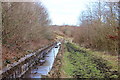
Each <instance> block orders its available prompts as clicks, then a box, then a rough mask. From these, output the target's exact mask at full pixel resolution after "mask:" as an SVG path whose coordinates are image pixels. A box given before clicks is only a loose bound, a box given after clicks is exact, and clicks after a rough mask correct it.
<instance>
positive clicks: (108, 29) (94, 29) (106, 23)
mask: <svg viewBox="0 0 120 80" xmlns="http://www.w3.org/2000/svg"><path fill="white" fill-rule="evenodd" d="M118 15H119V14H118V3H113V2H111V3H108V2H95V3H91V4H89V7H88V10H86V11H83V12H82V13H81V15H80V23H81V27H82V28H80V29H79V32H78V33H77V34H79V35H78V36H77V34H76V36H75V41H76V42H78V43H80V44H81V45H82V44H83V43H84V44H86V45H85V46H87V47H91V48H95V49H98V50H103V51H109V52H113V54H114V52H117V50H118V27H119V24H118V23H119V18H118ZM78 37H79V38H78Z"/></svg>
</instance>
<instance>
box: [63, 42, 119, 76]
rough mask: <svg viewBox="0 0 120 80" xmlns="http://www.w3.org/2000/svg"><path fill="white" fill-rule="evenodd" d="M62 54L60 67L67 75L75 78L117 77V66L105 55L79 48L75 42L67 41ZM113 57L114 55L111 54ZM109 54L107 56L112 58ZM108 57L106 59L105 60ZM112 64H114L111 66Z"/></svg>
mask: <svg viewBox="0 0 120 80" xmlns="http://www.w3.org/2000/svg"><path fill="white" fill-rule="evenodd" d="M65 45H66V50H65V53H64V55H63V66H62V69H61V70H63V72H64V74H65V75H67V76H68V77H75V78H117V77H118V71H117V69H118V66H117V62H115V61H114V60H112V61H111V60H109V59H108V56H107V55H104V56H106V58H105V57H102V56H103V55H101V54H100V53H97V52H94V51H91V50H88V49H84V48H80V47H79V46H76V45H75V44H71V43H67V44H65ZM113 57H114V58H115V56H113ZM113 57H112V56H109V58H113ZM107 59H108V60H107ZM113 64H114V66H112V65H113Z"/></svg>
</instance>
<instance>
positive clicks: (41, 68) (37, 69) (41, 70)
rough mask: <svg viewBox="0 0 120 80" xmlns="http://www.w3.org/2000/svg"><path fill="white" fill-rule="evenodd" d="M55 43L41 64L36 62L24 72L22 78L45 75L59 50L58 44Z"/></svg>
mask: <svg viewBox="0 0 120 80" xmlns="http://www.w3.org/2000/svg"><path fill="white" fill-rule="evenodd" d="M58 44H60V43H58ZM58 44H57V45H58ZM57 45H56V46H55V47H54V48H53V49H51V51H50V52H49V53H48V54H47V55H46V56H45V60H46V61H45V63H44V64H43V65H41V64H40V63H38V64H37V65H35V66H33V67H32V68H31V69H30V70H29V71H28V72H26V74H25V75H24V76H23V78H42V76H45V75H47V74H48V73H49V72H50V70H51V68H52V66H53V63H54V60H55V57H56V55H57V53H58V51H59V48H60V46H57Z"/></svg>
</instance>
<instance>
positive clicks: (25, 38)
mask: <svg viewBox="0 0 120 80" xmlns="http://www.w3.org/2000/svg"><path fill="white" fill-rule="evenodd" d="M2 24H3V30H2V35H3V36H2V44H3V45H2V46H3V47H2V50H3V51H2V55H3V64H4V65H5V64H10V63H13V62H14V61H17V60H18V59H20V58H21V57H23V56H24V55H26V54H28V53H30V52H32V51H34V50H35V49H38V48H40V47H41V46H43V45H46V44H48V43H49V42H50V41H53V36H52V32H51V31H50V30H49V24H50V19H49V15H48V13H47V10H46V8H45V7H44V6H43V5H42V4H41V3H40V2H39V3H38V2H36V3H34V2H3V3H2Z"/></svg>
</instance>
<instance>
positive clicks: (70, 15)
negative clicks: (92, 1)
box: [40, 0, 89, 25]
mask: <svg viewBox="0 0 120 80" xmlns="http://www.w3.org/2000/svg"><path fill="white" fill-rule="evenodd" d="M40 1H41V2H42V3H43V4H44V5H45V7H46V8H47V10H48V12H49V15H50V18H51V20H52V24H56V25H63V24H68V25H77V24H78V18H79V15H80V12H81V11H83V10H85V9H86V4H87V3H88V1H89V0H40Z"/></svg>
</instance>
